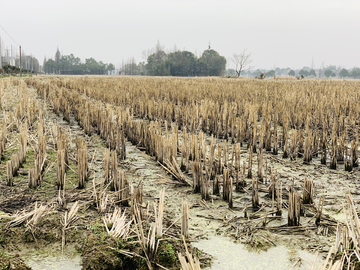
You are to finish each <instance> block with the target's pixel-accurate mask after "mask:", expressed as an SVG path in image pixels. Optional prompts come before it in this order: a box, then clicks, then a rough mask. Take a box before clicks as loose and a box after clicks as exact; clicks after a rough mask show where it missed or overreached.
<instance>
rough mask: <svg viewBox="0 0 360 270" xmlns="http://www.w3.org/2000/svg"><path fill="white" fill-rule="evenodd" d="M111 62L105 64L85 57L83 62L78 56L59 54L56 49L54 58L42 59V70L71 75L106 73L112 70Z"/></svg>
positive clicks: (47, 72) (48, 72) (49, 72)
mask: <svg viewBox="0 0 360 270" xmlns="http://www.w3.org/2000/svg"><path fill="white" fill-rule="evenodd" d="M114 69H115V67H114V65H113V64H105V63H103V62H102V61H99V62H98V61H96V60H95V59H94V58H87V59H85V62H84V63H83V62H81V59H80V58H79V57H75V56H74V55H73V54H70V55H61V53H60V51H59V50H57V52H56V54H55V59H54V60H53V59H52V58H50V59H48V60H46V58H45V59H44V64H43V70H44V73H46V74H68V75H69V74H71V75H84V74H99V75H105V74H108V71H112V70H114Z"/></svg>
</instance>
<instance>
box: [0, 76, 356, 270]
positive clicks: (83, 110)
mask: <svg viewBox="0 0 360 270" xmlns="http://www.w3.org/2000/svg"><path fill="white" fill-rule="evenodd" d="M0 91H1V95H0V97H1V100H0V103H1V104H0V105H1V113H0V155H1V163H0V248H1V253H0V268H1V269H184V270H185V269H191V270H195V269H360V263H359V261H360V221H359V217H358V213H359V210H358V204H359V200H360V192H359V191H358V187H359V180H360V173H359V131H360V126H359V124H360V123H359V119H360V106H359V102H360V81H356V80H317V79H311V80H305V79H304V80H292V79H287V78H283V79H281V78H279V79H265V80H257V79H229V78H210V77H209V78H162V77H159V78H156V77H106V76H36V77H31V78H3V79H0Z"/></svg>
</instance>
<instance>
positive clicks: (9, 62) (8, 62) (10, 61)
mask: <svg viewBox="0 0 360 270" xmlns="http://www.w3.org/2000/svg"><path fill="white" fill-rule="evenodd" d="M1 60H2V61H1V64H2V65H3V66H4V65H11V66H15V58H14V57H11V56H10V57H7V56H4V57H2V59H1Z"/></svg>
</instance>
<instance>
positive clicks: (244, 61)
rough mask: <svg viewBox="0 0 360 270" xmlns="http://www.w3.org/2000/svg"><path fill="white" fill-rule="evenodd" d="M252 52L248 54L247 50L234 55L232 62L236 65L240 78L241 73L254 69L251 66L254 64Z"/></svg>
mask: <svg viewBox="0 0 360 270" xmlns="http://www.w3.org/2000/svg"><path fill="white" fill-rule="evenodd" d="M251 55H252V53H251V52H247V49H244V50H243V51H242V52H241V53H239V54H238V53H233V55H232V56H231V58H230V60H231V61H232V62H233V63H234V64H235V71H236V74H237V75H238V77H240V75H241V72H242V71H243V70H244V69H245V68H246V67H247V68H248V69H251V68H253V67H252V66H250V64H251V63H252V61H253V60H252V59H251Z"/></svg>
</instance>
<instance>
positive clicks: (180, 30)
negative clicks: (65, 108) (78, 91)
mask: <svg viewBox="0 0 360 270" xmlns="http://www.w3.org/2000/svg"><path fill="white" fill-rule="evenodd" d="M0 25H1V26H3V27H4V28H5V30H6V31H7V32H8V33H9V34H10V35H11V36H12V38H13V39H14V40H15V41H16V42H17V43H18V44H20V45H22V47H23V49H24V50H25V52H26V53H27V54H30V53H32V54H33V55H34V56H35V57H36V58H37V59H38V60H39V62H40V64H41V65H42V63H43V59H44V56H46V57H47V58H49V57H53V58H54V55H55V52H56V48H57V46H59V49H60V51H61V52H62V53H63V54H71V53H73V54H74V55H75V56H77V57H80V58H81V60H82V61H84V60H85V58H90V57H94V58H95V59H96V60H97V61H100V60H101V61H103V62H105V63H114V64H115V65H116V66H119V64H120V63H121V61H122V59H124V60H126V59H127V58H129V57H131V56H134V57H135V60H136V62H139V61H146V60H145V59H143V58H142V51H143V50H146V49H150V48H152V47H154V46H155V44H156V43H157V41H158V40H159V41H160V43H161V44H162V45H164V46H165V50H166V49H168V50H171V49H173V48H174V45H176V46H177V48H178V49H181V50H183V49H186V50H188V51H191V52H193V53H196V54H197V55H199V54H200V53H202V51H203V50H205V49H207V47H208V44H209V41H210V44H211V48H212V49H214V50H216V51H218V52H219V53H220V54H221V55H223V56H225V57H227V58H228V57H229V56H231V54H232V53H235V52H240V51H242V50H243V49H244V48H248V50H249V51H251V52H253V60H254V62H253V65H254V66H255V68H267V69H270V68H272V67H274V65H276V66H278V67H284V68H285V67H291V68H302V67H303V66H311V63H312V59H313V60H314V65H315V68H318V67H320V66H321V64H322V63H323V62H324V64H325V66H326V65H329V64H333V65H337V66H338V65H341V66H343V67H346V68H352V67H354V66H359V67H360V34H359V32H360V1H359V0H342V1H340V0H339V1H333V0H311V1H310V0H303V1H293V0H272V1H270V0H257V1H250V0H248V1H242V0H237V1H233V0H222V1H213V0H198V1H196V0H195V1H188V0H183V1H178V0H167V1H163V0H155V1H151V0H148V1H145V0H133V1H122V0H121V1H119V0H118V1H113V0H97V1H94V0H86V1H85V0H62V1H54V0H31V1H29V0H17V1H6V0H0ZM0 36H1V39H2V41H3V44H4V45H5V46H6V47H8V48H9V49H10V46H11V44H13V45H14V46H16V44H15V43H14V42H13V41H12V40H11V39H10V38H9V37H8V36H7V35H6V34H5V32H4V30H3V29H1V28H0ZM3 53H4V52H3ZM228 64H229V66H228V67H231V65H230V62H229V61H228Z"/></svg>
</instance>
